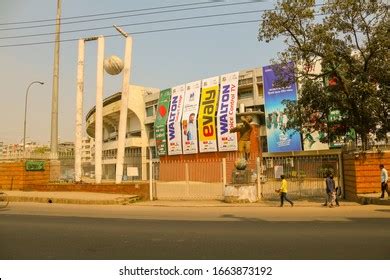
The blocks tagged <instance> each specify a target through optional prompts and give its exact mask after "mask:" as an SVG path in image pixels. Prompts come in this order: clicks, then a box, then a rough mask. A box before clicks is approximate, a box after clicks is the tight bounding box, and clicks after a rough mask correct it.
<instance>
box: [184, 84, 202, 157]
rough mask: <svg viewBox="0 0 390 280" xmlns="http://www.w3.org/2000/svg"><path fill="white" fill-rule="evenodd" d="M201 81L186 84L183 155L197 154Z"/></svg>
mask: <svg viewBox="0 0 390 280" xmlns="http://www.w3.org/2000/svg"><path fill="white" fill-rule="evenodd" d="M200 87H201V81H196V82H192V83H188V84H186V92H185V94H184V108H183V117H182V119H181V124H182V140H183V154H196V153H197V152H198V127H197V123H196V119H197V117H198V108H199V97H200Z"/></svg>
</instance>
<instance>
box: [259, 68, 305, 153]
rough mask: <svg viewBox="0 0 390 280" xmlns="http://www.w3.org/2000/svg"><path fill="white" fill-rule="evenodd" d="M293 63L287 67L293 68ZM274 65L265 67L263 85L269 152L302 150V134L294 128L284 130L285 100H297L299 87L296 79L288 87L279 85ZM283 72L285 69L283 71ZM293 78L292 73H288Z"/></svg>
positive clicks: (285, 119)
mask: <svg viewBox="0 0 390 280" xmlns="http://www.w3.org/2000/svg"><path fill="white" fill-rule="evenodd" d="M292 66H293V64H292V63H289V64H288V66H287V67H286V68H285V69H286V71H289V70H287V69H292ZM273 67H275V66H272V65H270V66H264V67H263V85H264V107H265V108H264V109H265V123H266V130H267V143H268V152H269V153H275V152H290V151H301V150H302V144H301V134H300V133H299V132H297V131H296V130H294V129H289V130H284V128H285V127H286V125H287V121H288V118H287V115H286V114H284V112H283V111H284V109H285V106H284V105H283V104H282V101H283V100H297V87H296V83H295V79H293V80H294V81H293V82H291V83H290V84H289V85H288V86H286V87H277V86H276V85H275V82H276V81H277V80H278V77H277V76H276V75H275V73H274V70H273ZM281 72H283V71H281ZM287 74H289V75H288V78H289V80H291V75H292V73H287V72H286V74H285V75H286V76H287Z"/></svg>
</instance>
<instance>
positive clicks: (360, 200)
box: [357, 196, 390, 205]
mask: <svg viewBox="0 0 390 280" xmlns="http://www.w3.org/2000/svg"><path fill="white" fill-rule="evenodd" d="M357 202H358V203H360V204H362V205H368V204H374V205H390V198H387V199H380V198H378V197H364V196H359V197H358V199H357Z"/></svg>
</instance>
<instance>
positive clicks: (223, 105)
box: [217, 72, 239, 152]
mask: <svg viewBox="0 0 390 280" xmlns="http://www.w3.org/2000/svg"><path fill="white" fill-rule="evenodd" d="M238 75H239V72H234V73H229V74H225V75H222V76H221V89H220V93H219V104H218V114H217V133H218V150H219V151H221V152H224V151H237V149H238V145H237V133H230V132H229V130H230V129H231V128H233V127H235V126H236V107H237V99H238V93H237V91H238Z"/></svg>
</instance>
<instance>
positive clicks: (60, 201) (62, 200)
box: [8, 196, 140, 205]
mask: <svg viewBox="0 0 390 280" xmlns="http://www.w3.org/2000/svg"><path fill="white" fill-rule="evenodd" d="M139 199H140V198H139V197H138V196H134V197H118V198H117V199H114V200H113V199H95V200H91V199H74V198H54V197H29V196H8V200H9V202H37V203H58V204H94V205H129V204H132V203H135V202H137V201H138V200H139Z"/></svg>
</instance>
